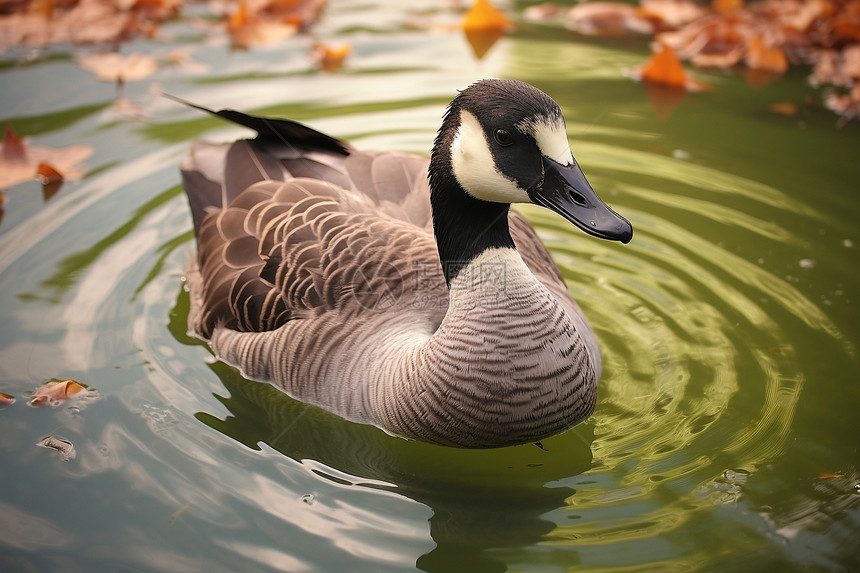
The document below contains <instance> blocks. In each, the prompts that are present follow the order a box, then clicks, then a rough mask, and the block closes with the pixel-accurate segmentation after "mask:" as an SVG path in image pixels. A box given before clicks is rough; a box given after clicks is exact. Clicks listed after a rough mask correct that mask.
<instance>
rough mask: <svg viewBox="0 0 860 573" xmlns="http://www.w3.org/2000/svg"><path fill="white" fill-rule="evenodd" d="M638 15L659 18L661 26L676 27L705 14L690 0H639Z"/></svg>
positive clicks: (702, 9) (703, 10)
mask: <svg viewBox="0 0 860 573" xmlns="http://www.w3.org/2000/svg"><path fill="white" fill-rule="evenodd" d="M639 5H640V6H642V10H641V11H640V12H639V14H640V17H650V18H657V19H659V23H660V25H661V27H670V28H678V27H679V26H683V25H685V24H688V23H690V22H692V21H694V20H697V19H699V18H701V17H702V16H704V15H705V14H706V11H705V9H704V8H702V7H701V6H699V5H698V4H695V3H693V2H691V1H690V0H641V1H640V2H639Z"/></svg>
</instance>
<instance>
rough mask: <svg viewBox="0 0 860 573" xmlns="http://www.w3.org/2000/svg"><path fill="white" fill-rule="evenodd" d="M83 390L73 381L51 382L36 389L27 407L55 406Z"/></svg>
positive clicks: (81, 386)
mask: <svg viewBox="0 0 860 573" xmlns="http://www.w3.org/2000/svg"><path fill="white" fill-rule="evenodd" d="M84 390H86V388H85V387H84V386H83V385H82V384H81V383H79V382H75V381H74V380H51V381H50V382H46V383H44V384H42V385H41V386H39V387H38V388H36V390H35V391H34V392H33V397H32V398H31V399H30V401H29V402H27V405H28V406H33V407H36V408H37V407H39V406H44V405H45V404H49V405H51V406H57V405H59V404H60V403H62V402H65V401H66V400H68V399H69V398H72V397H73V396H75V395H76V394H79V393H80V392H82V391H84Z"/></svg>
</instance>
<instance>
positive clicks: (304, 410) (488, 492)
mask: <svg viewBox="0 0 860 573" xmlns="http://www.w3.org/2000/svg"><path fill="white" fill-rule="evenodd" d="M211 368H212V369H213V371H215V373H216V374H217V375H218V377H219V378H220V380H221V382H222V383H223V385H224V387H225V389H226V390H227V392H228V393H229V397H222V396H217V395H216V397H217V398H218V400H219V401H220V402H221V403H222V404H223V405H224V406H225V407H226V408H227V410H228V411H229V415H227V416H226V417H225V418H224V419H220V418H219V417H217V416H215V415H213V414H210V413H207V412H198V413H197V414H195V417H196V418H197V419H198V420H200V421H201V422H203V423H204V424H206V425H208V426H209V427H211V428H213V429H215V430H217V431H219V432H221V433H223V434H225V435H227V436H229V437H231V438H233V439H235V440H236V441H238V442H241V443H242V444H244V445H246V446H247V447H249V448H253V449H260V445H259V444H261V443H263V444H267V445H268V446H270V447H271V448H273V449H275V450H277V451H278V452H281V453H282V454H284V455H286V456H289V457H290V458H292V459H293V460H296V461H298V462H300V463H301V462H302V461H303V460H304V461H305V462H307V461H308V460H314V461H315V462H317V464H316V465H315V467H316V468H317V469H316V470H315V473H317V474H318V475H322V474H324V469H323V470H322V471H321V470H320V469H319V468H320V464H321V465H322V466H327V467H328V468H332V470H333V471H332V473H333V474H335V475H338V474H341V473H343V474H349V475H350V476H354V477H357V478H359V483H357V484H356V485H355V487H372V488H379V489H385V490H388V491H391V492H393V493H396V494H398V495H402V496H405V497H407V498H409V499H411V500H414V501H416V502H418V503H421V504H424V505H426V506H428V507H429V508H430V509H431V510H432V512H433V515H432V517H431V518H430V520H429V525H430V536H431V537H432V539H433V541H434V542H435V544H436V547H435V548H434V549H432V550H431V551H429V552H427V553H426V554H424V555H421V556H418V557H417V560H416V567H417V568H418V569H420V570H423V571H429V572H434V571H452V570H462V571H474V572H493V571H505V570H506V569H507V565H506V561H507V560H506V559H503V558H500V557H498V556H495V555H494V553H503V552H506V551H508V550H514V551H515V550H519V549H522V548H525V547H528V546H531V545H534V544H536V543H539V542H540V541H541V540H542V538H543V537H544V536H545V535H547V534H548V533H549V532H551V531H552V530H553V529H554V528H555V527H556V524H555V523H553V522H552V521H550V520H549V519H547V518H546V517H545V514H547V513H548V512H551V511H552V510H555V509H557V508H560V507H564V506H565V505H567V502H566V500H568V498H570V497H571V496H572V495H573V494H574V493H575V491H574V490H573V489H572V488H570V487H567V486H553V485H552V482H554V481H555V480H561V479H563V478H567V477H570V476H575V475H577V474H580V473H582V472H584V471H586V470H588V469H589V467H590V466H591V450H590V444H591V441H592V440H593V427H592V426H591V425H589V424H583V425H581V426H579V427H578V428H576V429H574V430H572V431H570V432H567V433H566V434H564V435H562V436H560V437H557V438H553V439H551V440H548V441H547V442H546V443H545V444H544V447H545V449H544V451H541V450H540V449H538V447H537V446H535V445H526V446H516V447H513V448H503V449H498V450H484V451H474V450H459V449H454V448H446V447H442V446H434V445H429V444H423V443H419V442H410V441H406V440H403V439H401V438H396V437H391V436H389V435H387V434H385V433H384V432H382V431H381V430H379V429H377V428H375V427H372V426H364V425H359V424H354V423H350V422H346V421H343V420H341V419H340V418H337V417H336V416H334V415H332V414H329V413H327V412H324V411H322V410H319V409H317V408H315V407H313V406H308V405H306V404H303V403H301V402H298V401H296V400H293V399H292V398H289V397H288V396H286V395H284V394H283V393H281V392H279V391H278V390H276V389H275V388H273V387H272V386H270V385H268V384H264V383H258V382H251V381H249V380H246V379H245V378H243V377H242V376H241V375H240V374H239V373H238V371H236V370H235V369H233V368H232V367H229V366H226V365H224V364H223V363H220V362H216V363H213V364H212V365H211ZM331 479H337V478H336V477H332V478H331ZM285 517H286V516H285Z"/></svg>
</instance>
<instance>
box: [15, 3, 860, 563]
mask: <svg viewBox="0 0 860 573" xmlns="http://www.w3.org/2000/svg"><path fill="white" fill-rule="evenodd" d="M522 7H523V6H521V5H519V6H516V7H514V8H513V9H512V12H514V13H517V11H518V10H521V9H522ZM453 18H456V15H455V13H454V12H452V11H450V10H449V9H447V8H439V6H438V4H437V3H435V2H429V1H427V2H416V3H409V4H408V7H407V6H406V3H397V2H393V1H391V2H388V3H381V2H376V3H364V2H358V1H355V2H352V1H345V0H344V1H338V2H332V3H331V4H330V6H329V7H328V8H327V11H326V12H325V15H324V16H323V18H322V20H321V21H320V22H319V23H318V24H317V25H316V26H315V27H314V28H313V33H312V35H311V36H305V35H300V36H296V37H294V38H291V39H288V40H286V41H284V42H282V43H280V44H277V45H275V46H271V47H266V48H255V49H251V50H247V51H235V50H231V49H230V47H229V41H228V39H227V38H226V37H219V36H217V35H216V36H215V37H212V36H210V35H205V36H204V35H202V34H201V33H200V32H198V31H197V29H196V28H195V27H194V26H193V25H192V24H191V23H190V22H189V21H188V20H187V19H181V20H179V21H177V22H174V23H171V24H169V25H167V26H166V27H165V28H164V30H163V34H162V36H160V38H161V39H158V40H139V41H135V42H132V43H130V44H128V45H126V46H124V48H123V51H124V52H126V53H131V52H134V51H145V52H148V53H153V54H157V55H163V54H165V53H167V52H169V51H170V50H172V49H174V48H175V47H177V46H180V45H191V49H192V51H191V54H192V57H193V58H194V59H195V60H197V61H198V62H201V63H203V64H206V65H208V66H209V69H208V71H205V72H199V71H198V70H197V69H193V70H191V69H184V68H181V67H180V68H177V67H169V66H166V67H163V68H162V69H160V70H159V71H158V72H157V73H156V74H155V75H153V76H151V77H150V78H147V79H146V80H144V81H140V82H131V83H128V84H126V85H125V86H124V88H123V93H122V97H123V98H124V99H125V100H127V102H130V104H129V103H126V104H124V105H118V104H117V103H116V102H117V91H116V87H115V86H114V85H112V84H111V83H100V82H98V81H96V80H95V79H94V77H93V76H92V75H91V74H89V73H88V72H86V71H83V70H81V69H80V68H79V67H78V66H77V65H76V63H75V60H74V58H73V57H72V56H71V55H70V51H69V50H68V49H62V48H53V49H49V50H47V51H45V52H42V53H41V55H40V56H39V57H37V58H35V59H32V60H28V61H25V62H24V63H22V62H21V61H20V60H21V58H22V57H23V55H24V54H22V53H19V52H15V51H12V52H9V53H7V54H6V55H5V61H6V64H5V65H4V67H3V68H2V69H0V77H2V85H3V87H2V89H0V119H2V120H3V121H4V122H11V123H12V124H13V125H14V126H15V128H16V130H17V131H18V132H19V133H20V134H23V135H29V136H30V137H31V143H33V144H38V145H47V146H54V147H59V146H63V145H70V144H72V143H80V142H85V143H88V144H90V145H92V146H93V148H94V153H93V155H92V156H91V157H90V158H89V159H88V160H87V162H86V164H87V167H88V168H89V172H88V174H87V175H86V176H85V177H84V178H83V179H82V180H80V181H71V182H67V183H66V184H64V186H63V187H62V188H61V189H60V191H59V192H58V193H57V194H56V195H55V196H53V197H51V198H50V199H48V200H44V199H43V197H42V194H41V190H40V186H39V184H38V183H36V182H30V183H23V184H20V185H17V186H15V187H13V188H10V189H7V190H6V203H5V205H4V207H5V213H4V215H3V219H2V223H0V324H2V328H0V392H4V393H7V394H11V395H13V396H15V397H16V398H17V399H18V400H17V402H16V403H14V404H13V405H11V406H8V407H6V408H3V409H2V410H0V468H2V469H0V475H2V481H0V485H2V487H0V569H2V570H4V571H17V570H22V571H30V570H32V571H49V570H63V571H78V570H79V571H103V570H115V571H171V572H174V571H201V570H209V571H357V572H361V571H367V572H378V571H410V570H421V571H439V572H442V571H473V572H483V571H487V572H489V571H506V570H507V571H529V572H538V571H540V572H549V571H565V570H576V571H609V570H611V571H646V570H655V571H695V570H699V571H715V570H730V569H732V570H739V571H769V570H772V571H792V570H803V571H849V570H858V569H860V541H858V540H860V493H857V492H856V491H855V487H854V486H855V485H857V484H860V469H858V468H860V454H858V436H860V416H858V414H857V411H858V404H860V390H858V371H860V368H858V366H860V363H858V358H857V350H858V349H857V345H858V342H860V311H858V298H857V296H858V292H860V291H858V287H860V264H858V263H860V257H858V249H860V232H858V223H857V222H858V220H860V201H858V190H859V189H860V188H858V183H857V182H858V180H860V124H857V123H856V122H855V123H849V124H847V125H844V126H842V127H841V128H840V127H837V125H836V118H835V116H833V115H832V114H831V113H830V112H828V111H825V110H823V109H821V108H820V107H808V108H807V107H803V106H801V108H800V111H799V113H798V114H797V115H796V116H790V117H787V116H784V115H779V114H774V113H771V112H769V111H768V106H769V105H770V104H772V103H775V102H783V101H792V102H799V103H802V102H804V101H805V99H806V98H807V96H812V97H813V98H816V97H818V96H817V95H816V93H815V92H814V90H813V89H812V88H810V87H808V85H807V83H806V80H805V75H806V71H805V70H797V71H792V72H790V73H789V74H787V75H786V76H784V77H782V78H779V79H776V80H774V81H773V82H771V83H769V84H767V85H766V86H764V87H760V88H757V89H753V88H751V87H750V85H749V84H748V83H747V82H746V81H745V80H744V79H743V78H742V77H741V76H740V75H731V74H726V73H723V72H719V71H713V72H701V73H699V74H698V77H699V78H700V79H702V80H704V81H706V82H708V83H709V84H711V85H712V86H713V87H714V90H713V91H710V92H702V93H695V94H688V95H687V96H686V97H684V98H683V100H682V101H680V102H675V107H674V109H666V108H664V107H658V108H655V107H654V106H653V105H652V104H653V102H654V98H656V97H658V96H659V94H656V95H655V94H653V93H649V92H648V91H647V90H646V89H645V87H644V86H642V85H641V84H637V83H635V82H633V81H631V80H630V79H628V78H627V77H625V75H624V72H625V70H629V69H631V68H633V67H635V66H637V65H639V64H641V63H642V62H643V61H644V60H645V58H646V56H647V54H648V47H647V39H646V38H635V39H616V40H611V41H608V40H607V41H604V40H588V39H585V38H582V37H578V36H575V35H573V34H571V33H568V32H566V31H565V30H563V29H561V28H560V27H557V26H547V25H532V24H528V23H521V24H520V26H519V27H518V29H517V31H516V32H515V33H513V34H511V35H509V36H507V37H505V38H503V39H502V40H500V41H499V42H498V43H497V44H496V45H494V46H493V47H492V48H491V49H490V51H489V52H488V53H487V54H486V56H485V57H484V58H482V59H480V60H479V59H477V58H475V57H474V55H473V53H472V50H471V48H470V47H469V45H468V44H467V43H466V41H465V39H464V38H463V35H462V33H461V32H457V31H456V30H451V29H448V28H446V27H444V26H437V25H436V24H435V23H439V22H445V21H451V20H452V19H453ZM416 20H421V21H424V22H425V23H427V25H424V26H417V27H416V26H413V25H408V23H410V22H415V21H416ZM164 38H171V39H164ZM315 38H320V39H336V40H341V41H348V42H350V43H351V44H352V48H353V51H352V53H351V54H350V56H349V59H348V60H347V65H346V67H345V68H344V69H343V70H341V71H339V72H336V73H323V72H317V71H315V70H314V68H313V66H312V65H311V63H310V62H309V60H308V56H307V54H308V51H309V49H310V46H311V44H312V43H313V41H314V39H315ZM71 53H74V50H72V51H71ZM481 77H508V78H516V79H521V80H525V81H528V82H531V83H533V84H535V85H536V86H538V87H539V88H541V89H543V90H544V91H546V92H547V93H549V94H550V95H551V96H553V97H554V98H555V99H556V100H557V101H558V102H559V104H560V105H561V107H562V109H563V111H564V113H565V116H566V118H567V127H568V135H569V137H570V139H571V142H572V148H573V151H574V154H575V155H576V157H577V159H578V160H579V162H580V164H581V165H582V166H583V169H584V171H585V172H586V174H587V175H588V177H589V179H590V181H591V183H592V185H593V186H594V187H595V189H596V190H597V191H598V192H599V193H601V195H602V196H603V198H604V199H606V200H607V202H609V203H610V204H611V205H612V206H613V207H614V208H615V209H616V210H618V211H619V212H621V213H622V214H624V215H625V216H627V217H628V218H629V219H630V220H631V222H632V223H633V225H634V228H635V236H634V239H633V241H632V242H631V243H630V244H629V245H621V244H617V243H607V242H602V241H599V240H597V239H594V238H591V237H588V236H585V235H583V234H581V233H579V232H578V231H576V230H575V229H573V228H572V227H571V226H569V225H568V224H566V223H564V222H563V221H561V220H560V218H558V217H556V216H555V215H552V214H550V213H549V212H546V211H542V210H540V209H538V208H527V209H523V211H524V212H525V213H526V214H527V216H528V217H529V218H530V219H531V220H532V221H533V223H534V225H535V226H536V228H538V230H539V232H540V234H541V236H542V237H543V238H544V240H545V242H546V244H547V245H548V246H549V247H550V249H551V251H552V253H553V255H554V257H555V260H556V262H557V263H558V265H559V267H560V268H561V269H562V271H563V274H564V276H565V278H566V280H567V281H568V283H569V286H570V289H571V292H572V293H573V294H574V296H575V298H577V300H578V301H579V302H580V304H581V306H582V307H583V309H584V310H585V312H586V314H587V316H588V317H589V319H590V321H591V323H592V325H593V327H594V329H595V331H596V333H597V336H598V338H599V340H600V343H601V350H602V354H603V359H604V365H605V366H604V374H603V379H602V381H601V384H600V387H599V402H598V406H597V410H596V412H595V413H594V415H593V416H592V417H591V418H590V419H589V420H588V421H587V422H586V423H584V424H582V425H580V426H578V427H577V428H575V429H573V430H570V431H568V432H566V433H564V434H562V435H560V436H557V437H555V438H552V439H548V440H546V441H544V443H543V446H544V449H539V448H538V447H535V446H533V445H528V446H518V447H511V448H503V449H498V450H489V451H460V450H455V449H450V448H443V447H436V446H430V445H425V444H420V443H415V442H407V441H405V440H401V439H398V438H393V437H390V436H387V435H386V434H384V433H383V432H381V431H380V430H378V429H376V428H373V427H367V426H361V425H356V424H352V423H348V422H345V421H343V420H341V419H339V418H337V417H335V416H333V415H330V414H328V413H326V412H323V411H321V410H318V409H316V408H313V407H309V406H306V405H303V404H301V403H299V402H296V401H294V400H292V399H290V398H288V397H286V396H285V395H283V394H281V393H280V392H278V391H277V390H275V389H273V388H272V387H270V386H268V385H266V384H261V383H257V382H251V381H248V380H245V379H243V378H242V377H241V376H240V375H239V374H238V372H237V371H236V370H234V369H233V368H230V367H228V366H225V365H224V364H222V363H219V362H217V361H214V360H213V358H212V355H211V353H210V352H209V350H208V348H207V347H206V346H205V345H203V344H201V343H200V342H199V341H197V340H195V339H192V338H189V337H188V336H187V335H186V327H185V320H186V316H187V311H188V298H187V295H186V294H185V292H184V290H183V284H182V274H183V269H184V265H185V262H186V260H187V257H188V255H189V253H190V252H191V250H192V248H193V238H192V231H191V218H190V214H189V211H188V208H187V205H186V202H185V197H184V195H183V193H182V191H181V187H180V183H179V182H180V177H179V171H178V163H179V161H180V159H181V157H182V156H183V155H184V154H185V153H186V151H187V149H188V148H189V144H190V142H191V141H192V140H193V139H195V138H199V137H206V138H208V139H214V140H229V139H234V138H236V137H241V136H245V135H246V133H247V132H246V131H243V130H242V129H240V128H236V127H233V126H229V125H225V124H223V123H221V122H219V121H217V120H215V119H212V118H209V117H204V116H202V115H201V114H200V113H199V112H197V111H195V110H192V109H189V108H185V107H182V106H180V105H178V104H176V103H175V102H173V101H170V100H167V99H165V98H162V97H160V96H158V95H157V91H158V89H160V90H163V91H165V92H168V93H170V94H173V95H176V96H180V97H182V98H186V99H188V100H191V101H194V102H197V103H199V104H202V105H206V106H210V107H213V108H216V109H218V108H222V107H233V108H239V109H242V110H245V111H249V112H255V113H261V114H265V115H271V116H281V117H289V118H292V119H297V120H301V121H303V122H306V123H308V124H310V125H312V126H314V127H316V128H318V129H320V130H322V131H325V132H328V133H331V134H333V135H336V136H338V137H342V138H345V139H348V140H350V141H352V142H353V143H354V144H355V145H357V146H359V147H362V148H370V149H373V148H379V149H399V150H404V151H410V152H416V153H421V154H427V153H428V150H429V146H430V143H431V141H432V138H433V136H434V133H435V130H436V128H437V127H438V122H439V119H440V116H441V114H442V112H443V110H444V107H445V105H446V104H447V102H448V101H449V100H450V99H451V97H452V96H453V94H454V93H455V90H456V89H458V88H462V87H464V86H466V85H468V84H469V83H471V82H472V81H474V80H475V79H478V78H481ZM153 88H156V89H153ZM54 378H57V379H67V378H71V379H75V380H78V381H80V382H82V383H84V384H86V385H87V386H88V388H89V389H88V391H87V392H86V394H85V395H84V396H83V397H80V398H76V399H75V400H72V401H69V402H66V403H64V404H61V405H59V406H57V407H55V408H50V407H46V408H30V407H27V406H26V401H27V399H28V395H29V393H31V392H32V391H33V390H34V389H35V388H36V387H37V386H39V385H40V384H42V383H43V382H45V381H47V380H50V379H54ZM46 436H53V437H54V438H56V439H60V440H66V441H68V442H71V443H72V444H73V445H74V448H75V457H74V458H73V459H70V460H63V459H62V458H61V456H60V455H58V452H56V451H52V450H50V449H46V448H41V447H37V445H36V444H37V443H38V442H39V441H40V440H42V439H43V438H45V437H46Z"/></svg>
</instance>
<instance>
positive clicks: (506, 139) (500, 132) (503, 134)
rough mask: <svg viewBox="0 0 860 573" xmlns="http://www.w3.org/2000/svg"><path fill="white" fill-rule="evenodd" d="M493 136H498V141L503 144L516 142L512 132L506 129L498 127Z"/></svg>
mask: <svg viewBox="0 0 860 573" xmlns="http://www.w3.org/2000/svg"><path fill="white" fill-rule="evenodd" d="M493 136H494V137H495V138H496V143H498V144H499V145H503V146H508V145H510V144H512V143H513V142H514V138H513V137H511V134H510V133H508V132H507V131H505V130H504V129H497V130H496V131H495V133H493Z"/></svg>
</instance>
